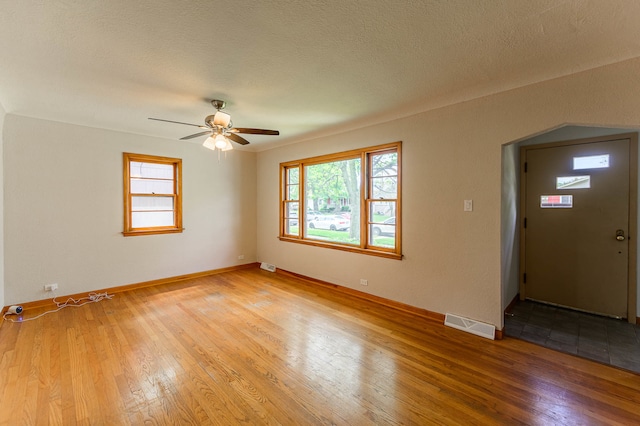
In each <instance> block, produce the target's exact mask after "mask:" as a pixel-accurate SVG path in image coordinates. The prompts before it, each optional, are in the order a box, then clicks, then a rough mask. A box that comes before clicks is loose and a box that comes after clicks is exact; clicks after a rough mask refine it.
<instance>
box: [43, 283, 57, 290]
mask: <svg viewBox="0 0 640 426" xmlns="http://www.w3.org/2000/svg"><path fill="white" fill-rule="evenodd" d="M57 289H58V284H55V283H54V284H45V286H44V291H56V290H57Z"/></svg>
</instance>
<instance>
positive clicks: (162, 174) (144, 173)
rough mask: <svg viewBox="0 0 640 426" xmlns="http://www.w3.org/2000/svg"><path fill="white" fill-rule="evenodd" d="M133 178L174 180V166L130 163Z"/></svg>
mask: <svg viewBox="0 0 640 426" xmlns="http://www.w3.org/2000/svg"><path fill="white" fill-rule="evenodd" d="M129 168H130V170H131V171H130V174H131V177H143V178H160V179H173V165H172V164H158V163H143V162H139V161H131V162H130V166H129Z"/></svg>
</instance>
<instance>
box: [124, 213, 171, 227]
mask: <svg viewBox="0 0 640 426" xmlns="http://www.w3.org/2000/svg"><path fill="white" fill-rule="evenodd" d="M131 223H132V225H133V228H149V227H152V226H174V225H175V223H174V214H173V212H132V213H131Z"/></svg>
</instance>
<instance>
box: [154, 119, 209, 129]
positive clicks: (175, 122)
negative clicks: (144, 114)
mask: <svg viewBox="0 0 640 426" xmlns="http://www.w3.org/2000/svg"><path fill="white" fill-rule="evenodd" d="M149 120H155V121H164V122H165V123H174V124H184V125H185V126H195V127H200V128H201V129H208V127H207V126H203V125H201V124H191V123H183V122H182V121H173V120H163V119H162V118H151V117H149Z"/></svg>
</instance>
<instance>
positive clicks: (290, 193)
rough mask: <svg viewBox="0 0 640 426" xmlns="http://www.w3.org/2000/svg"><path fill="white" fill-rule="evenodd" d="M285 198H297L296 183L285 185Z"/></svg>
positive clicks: (297, 188)
mask: <svg viewBox="0 0 640 426" xmlns="http://www.w3.org/2000/svg"><path fill="white" fill-rule="evenodd" d="M287 191H288V194H287V200H297V199H298V192H299V186H298V185H287Z"/></svg>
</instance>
